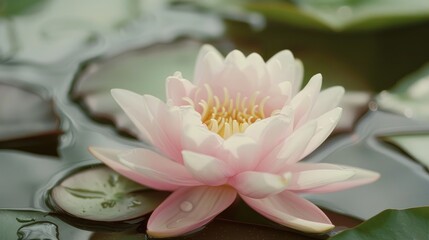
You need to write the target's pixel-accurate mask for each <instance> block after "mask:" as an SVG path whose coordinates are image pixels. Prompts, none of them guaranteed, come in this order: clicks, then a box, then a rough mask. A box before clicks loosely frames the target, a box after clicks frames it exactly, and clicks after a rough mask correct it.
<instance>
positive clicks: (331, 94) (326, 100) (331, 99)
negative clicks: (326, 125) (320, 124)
mask: <svg viewBox="0 0 429 240" xmlns="http://www.w3.org/2000/svg"><path fill="white" fill-rule="evenodd" d="M343 95H344V88H343V87H340V86H335V87H330V88H328V89H325V90H323V91H321V92H320V94H319V96H318V97H317V101H316V102H315V103H314V107H313V110H312V111H311V114H310V119H314V118H317V117H319V116H320V115H322V114H324V113H325V112H328V111H330V110H332V109H334V108H335V107H337V106H338V104H339V103H340V101H341V99H342V97H343Z"/></svg>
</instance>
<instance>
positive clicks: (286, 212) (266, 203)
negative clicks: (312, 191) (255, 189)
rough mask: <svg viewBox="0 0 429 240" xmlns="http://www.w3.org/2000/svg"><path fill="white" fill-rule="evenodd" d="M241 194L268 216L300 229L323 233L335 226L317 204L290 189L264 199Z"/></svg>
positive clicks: (282, 223)
mask: <svg viewBox="0 0 429 240" xmlns="http://www.w3.org/2000/svg"><path fill="white" fill-rule="evenodd" d="M240 196H241V197H242V198H243V200H244V201H245V202H246V203H247V204H248V205H249V206H250V207H252V208H253V209H254V210H255V211H257V212H259V213H260V214H262V215H263V216H265V217H266V218H268V219H270V220H272V221H274V222H277V223H279V224H281V225H284V226H287V227H290V228H293V229H297V230H299V231H303V232H310V233H321V232H326V231H328V230H330V229H332V228H333V227H334V225H332V223H331V221H330V220H329V218H328V217H327V216H326V215H325V214H324V213H323V212H322V210H320V209H319V208H318V207H317V206H316V205H314V204H313V203H311V202H309V201H307V200H305V199H303V198H300V197H298V196H297V195H295V194H294V193H291V192H288V191H283V192H281V193H279V194H277V195H272V196H269V197H266V198H263V199H254V198H249V197H246V196H242V195H240Z"/></svg>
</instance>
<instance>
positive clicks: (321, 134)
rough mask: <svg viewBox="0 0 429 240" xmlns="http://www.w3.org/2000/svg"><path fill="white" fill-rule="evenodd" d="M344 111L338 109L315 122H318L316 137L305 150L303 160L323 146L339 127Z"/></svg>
mask: <svg viewBox="0 0 429 240" xmlns="http://www.w3.org/2000/svg"><path fill="white" fill-rule="evenodd" d="M341 113H342V109H341V108H339V107H337V108H334V109H332V110H331V111H329V112H327V113H325V114H323V115H322V116H320V117H319V118H317V119H316V120H315V121H316V122H317V129H316V132H315V134H314V136H313V137H312V138H311V140H310V142H309V143H308V145H307V147H306V148H305V151H304V153H303V154H302V155H301V158H304V157H306V156H307V155H308V154H310V153H312V152H313V151H314V150H315V149H316V148H318V147H319V146H320V144H322V143H323V142H324V141H325V140H326V138H328V136H329V135H330V134H331V132H332V131H333V130H334V129H335V126H337V123H338V121H339V120H340V117H341Z"/></svg>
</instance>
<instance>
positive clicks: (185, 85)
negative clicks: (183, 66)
mask: <svg viewBox="0 0 429 240" xmlns="http://www.w3.org/2000/svg"><path fill="white" fill-rule="evenodd" d="M195 88H196V86H194V85H193V84H192V83H191V82H189V81H188V80H186V79H183V78H182V76H181V74H180V73H175V74H174V76H170V77H168V78H167V82H166V91H167V93H166V94H167V95H166V96H167V101H172V103H173V105H175V106H182V105H189V103H188V102H186V101H185V100H183V98H184V97H190V96H191V92H193V91H194V90H195Z"/></svg>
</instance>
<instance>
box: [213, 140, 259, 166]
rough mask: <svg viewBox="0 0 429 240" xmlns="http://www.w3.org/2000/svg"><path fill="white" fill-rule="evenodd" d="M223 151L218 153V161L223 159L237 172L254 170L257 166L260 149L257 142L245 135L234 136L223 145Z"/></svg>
mask: <svg viewBox="0 0 429 240" xmlns="http://www.w3.org/2000/svg"><path fill="white" fill-rule="evenodd" d="M223 149H224V150H225V151H226V152H224V151H219V154H217V155H216V156H217V158H218V159H224V160H225V161H226V162H227V163H228V165H230V166H231V167H232V168H233V169H234V170H236V171H237V172H244V171H248V170H252V169H254V167H255V166H256V165H257V164H258V160H259V157H260V149H259V145H258V144H257V142H256V141H255V140H254V139H252V138H250V137H247V136H245V135H242V134H234V135H232V136H231V137H229V138H228V139H226V140H225V142H224V143H223Z"/></svg>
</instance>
